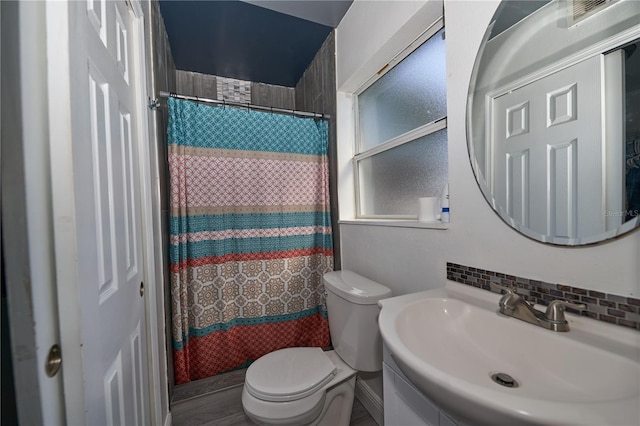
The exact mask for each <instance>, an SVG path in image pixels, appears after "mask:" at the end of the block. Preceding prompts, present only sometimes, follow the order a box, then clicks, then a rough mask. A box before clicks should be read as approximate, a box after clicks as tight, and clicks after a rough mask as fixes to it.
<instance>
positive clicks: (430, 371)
mask: <svg viewBox="0 0 640 426" xmlns="http://www.w3.org/2000/svg"><path fill="white" fill-rule="evenodd" d="M499 299H500V295H497V294H493V293H490V292H487V291H484V290H479V289H475V288H473V287H469V286H465V285H462V284H458V283H453V282H448V283H447V285H446V286H445V288H443V289H438V290H433V291H427V292H422V293H418V294H411V295H406V296H400V297H395V298H391V299H386V300H383V301H381V303H380V305H381V307H382V310H381V312H380V317H379V325H380V331H381V334H382V338H383V340H384V342H385V344H386V346H387V348H388V350H389V352H390V353H391V356H392V358H393V359H394V361H395V362H396V364H397V365H398V367H399V368H400V369H401V370H402V372H403V373H404V374H405V375H406V376H407V378H408V379H409V380H410V381H411V382H412V383H413V384H414V385H415V387H416V388H418V389H419V390H420V391H422V392H423V393H424V394H425V396H427V398H429V399H431V400H432V401H434V402H436V403H437V404H439V405H440V406H441V407H442V408H444V409H445V410H446V411H447V412H449V413H451V414H452V415H454V416H457V417H458V418H459V419H460V420H462V421H466V422H469V423H472V424H516V423H517V424H553V425H557V424H576V425H577V424H580V425H583V424H594V425H595V424H597V425H604V424H607V425H612V424H620V425H638V424H640V333H638V332H637V331H634V330H631V329H628V330H627V329H625V328H623V327H619V326H613V325H610V324H604V323H601V322H599V321H594V320H591V319H588V318H584V317H580V316H573V315H567V319H568V320H569V323H570V327H571V331H569V332H567V333H558V332H553V331H549V330H546V329H543V328H540V327H536V326H534V325H531V324H527V323H525V322H523V321H520V320H517V319H515V318H510V317H506V316H503V315H501V314H499V313H497V307H498V300H499ZM539 308H540V307H539ZM541 309H542V308H541ZM496 373H504V374H507V375H508V376H507V377H510V378H512V379H513V380H514V381H515V383H514V385H515V386H514V387H506V386H504V385H505V384H507V385H511V384H512V383H511V382H510V379H509V381H508V382H505V381H504V380H503V381H502V384H500V383H498V382H499V381H498V382H496V381H494V380H492V375H495V374H496ZM501 377H503V376H501Z"/></svg>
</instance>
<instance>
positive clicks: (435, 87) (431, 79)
mask: <svg viewBox="0 0 640 426" xmlns="http://www.w3.org/2000/svg"><path fill="white" fill-rule="evenodd" d="M443 37H444V29H442V30H440V31H439V32H438V33H437V34H435V35H434V36H433V37H431V38H430V39H429V40H427V41H426V42H425V43H424V44H423V45H422V46H420V47H418V48H417V49H416V50H415V51H414V52H413V53H411V54H410V55H409V56H407V57H406V58H405V59H404V60H403V61H402V62H400V63H399V64H398V65H396V66H395V67H394V68H393V69H392V70H391V71H389V72H388V73H386V74H385V75H384V76H382V77H381V78H380V79H379V80H378V81H376V82H375V83H373V85H371V86H370V87H369V88H368V89H367V90H365V91H364V92H363V93H362V94H360V95H359V96H358V110H359V117H358V118H359V127H360V128H359V132H360V144H361V150H360V152H362V151H365V150H367V149H369V148H373V147H374V146H376V145H378V144H380V143H381V142H384V141H387V140H389V139H391V138H394V137H396V136H399V135H401V134H403V133H405V132H408V131H409V130H412V129H415V128H416V127H419V126H421V125H423V124H427V123H430V122H432V121H435V120H437V119H439V118H442V117H444V116H446V115H447V97H446V84H447V82H446V70H445V45H444V38H443Z"/></svg>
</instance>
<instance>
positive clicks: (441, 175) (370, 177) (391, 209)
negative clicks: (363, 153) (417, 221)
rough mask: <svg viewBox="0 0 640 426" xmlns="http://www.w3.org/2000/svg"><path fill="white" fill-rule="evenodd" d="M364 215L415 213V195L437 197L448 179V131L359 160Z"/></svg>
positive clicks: (416, 197) (361, 201)
mask: <svg viewBox="0 0 640 426" xmlns="http://www.w3.org/2000/svg"><path fill="white" fill-rule="evenodd" d="M358 166H359V167H358V170H359V179H360V210H361V212H360V213H361V215H363V216H375V215H417V214H418V198H420V197H434V196H439V195H440V192H441V191H442V187H443V186H444V184H445V183H447V181H448V176H449V171H448V162H447V130H446V129H443V130H439V131H437V132H435V133H431V134H429V135H426V136H423V137H421V138H418V139H416V140H414V141H412V142H408V143H406V144H404V145H400V146H398V147H396V148H392V149H390V150H388V151H384V152H381V153H380V154H376V155H373V156H371V157H368V158H365V159H364V160H361V161H360V162H359V163H358Z"/></svg>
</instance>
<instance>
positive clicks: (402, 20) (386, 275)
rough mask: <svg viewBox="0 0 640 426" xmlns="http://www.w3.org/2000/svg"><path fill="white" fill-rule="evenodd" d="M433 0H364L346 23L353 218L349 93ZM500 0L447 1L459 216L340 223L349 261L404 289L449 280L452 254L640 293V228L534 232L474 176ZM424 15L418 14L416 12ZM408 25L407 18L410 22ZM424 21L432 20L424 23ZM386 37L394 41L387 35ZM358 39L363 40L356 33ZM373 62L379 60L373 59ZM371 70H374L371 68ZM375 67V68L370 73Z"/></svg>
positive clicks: (344, 158)
mask: <svg viewBox="0 0 640 426" xmlns="http://www.w3.org/2000/svg"><path fill="white" fill-rule="evenodd" d="M430 4H431V5H433V4H434V2H430V3H429V2H411V4H407V2H366V1H356V2H354V4H353V6H352V8H351V9H350V10H349V12H348V13H347V15H346V16H345V18H344V19H343V20H342V22H341V23H340V25H339V26H338V34H337V71H338V90H339V92H342V93H338V100H339V101H338V125H339V126H340V127H339V128H338V151H339V156H340V157H339V173H340V174H339V186H340V188H339V203H340V206H341V208H340V209H341V210H340V215H341V219H352V218H353V207H352V206H353V183H352V179H351V177H350V173H351V172H350V168H351V165H350V154H351V152H352V146H353V132H352V126H350V125H349V123H352V120H353V112H352V107H351V98H350V96H349V93H350V92H353V91H354V90H356V89H357V88H358V87H360V85H361V84H363V83H364V82H365V81H366V80H367V79H368V78H369V77H370V76H371V75H373V73H375V71H377V70H378V69H379V68H380V67H381V66H383V65H384V64H385V63H386V62H388V61H389V60H390V59H391V58H392V57H393V54H392V53H390V52H391V51H392V50H393V48H395V49H396V53H399V50H401V49H402V46H400V45H401V41H404V42H405V44H404V45H405V46H406V45H408V44H409V42H410V41H411V40H413V39H414V38H415V37H417V36H418V35H419V33H420V32H421V31H420V25H418V24H419V23H420V22H422V26H423V27H424V25H427V24H428V22H429V21H428V20H425V19H424V17H423V15H424V14H425V13H426V11H427V9H428V8H429V7H431V6H430ZM497 6H498V2H497V1H464V0H455V1H445V22H446V43H447V98H448V102H447V105H448V125H449V130H448V133H449V180H450V195H451V224H450V227H449V229H447V230H435V229H416V228H397V227H384V226H370V225H361V224H344V223H343V224H341V225H340V229H341V234H342V237H341V244H342V261H343V268H344V269H350V270H353V271H355V272H357V273H360V274H362V275H364V276H366V277H369V278H371V279H374V280H377V281H379V282H381V283H384V284H386V285H388V286H389V287H390V288H391V289H392V290H393V291H394V293H395V294H406V293H411V292H416V291H420V290H424V289H429V288H436V287H440V286H443V285H444V282H445V277H446V262H454V263H460V264H464V265H469V266H475V267H479V268H483V269H489V270H494V271H499V272H505V273H508V274H512V275H518V276H523V277H526V278H531V279H536V280H541V281H546V282H551V283H561V284H569V285H574V286H577V287H582V288H587V289H592V290H600V291H604V292H607V293H614V294H620V295H633V296H635V297H638V295H640V231H638V230H635V231H634V232H631V233H629V234H627V235H626V236H623V237H621V238H618V239H615V240H612V241H608V242H605V243H601V244H598V245H595V246H586V247H566V248H565V247H555V246H548V245H544V244H542V243H539V242H536V241H533V240H529V239H528V238H526V237H523V236H521V235H519V234H518V233H517V232H516V231H514V230H513V229H511V228H510V227H509V226H507V225H506V224H505V223H503V222H502V220H501V219H500V218H499V217H498V216H497V215H496V214H495V213H494V212H493V210H491V208H490V206H489V205H488V203H487V202H486V201H485V200H484V198H483V196H482V194H481V192H480V190H479V189H478V186H477V184H476V181H475V178H474V176H473V172H472V170H471V165H470V162H469V158H468V153H467V146H466V143H467V141H466V133H465V111H466V99H467V90H468V85H469V80H470V76H471V71H472V68H473V64H474V61H475V57H476V53H477V51H478V48H479V45H480V41H481V39H482V37H483V35H484V32H485V29H486V26H487V24H488V23H489V21H490V19H491V17H492V15H493V13H494V12H495V10H496V8H497ZM418 17H419V18H420V19H417V18H418ZM405 24H406V25H405ZM422 29H424V28H422ZM385 39H386V40H385ZM356 40H357V42H356ZM375 65H380V66H379V67H378V68H375ZM372 69H373V71H372V72H371V70H372ZM367 73H368V75H367Z"/></svg>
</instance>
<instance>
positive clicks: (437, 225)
mask: <svg viewBox="0 0 640 426" xmlns="http://www.w3.org/2000/svg"><path fill="white" fill-rule="evenodd" d="M338 224H340V225H342V224H345V225H367V226H390V227H395V228H423V229H441V230H444V229H449V225H450V224H449V223H443V222H440V221H436V222H418V221H417V220H398V219H343V220H339V221H338Z"/></svg>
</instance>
